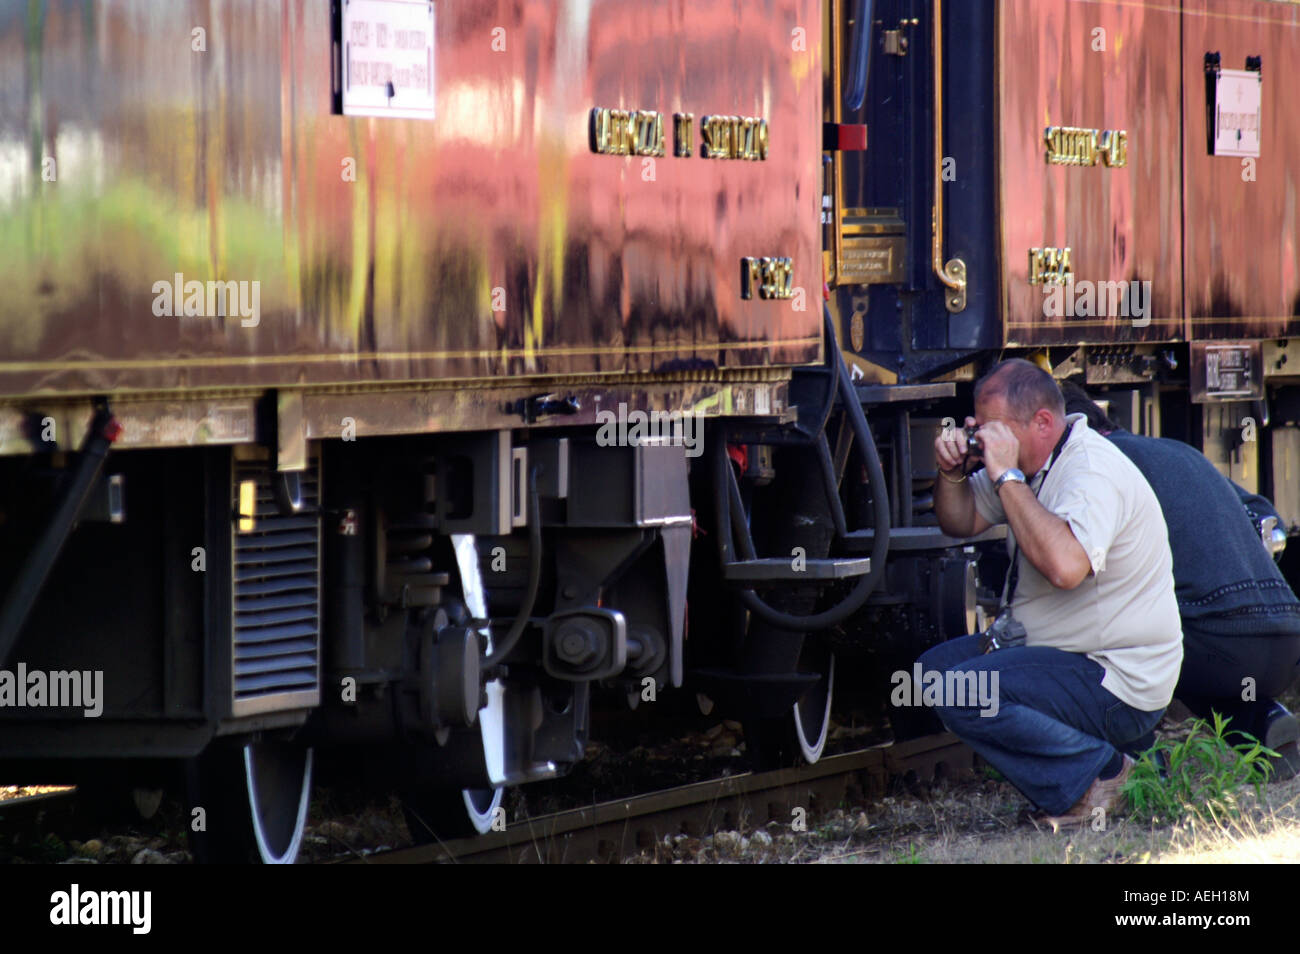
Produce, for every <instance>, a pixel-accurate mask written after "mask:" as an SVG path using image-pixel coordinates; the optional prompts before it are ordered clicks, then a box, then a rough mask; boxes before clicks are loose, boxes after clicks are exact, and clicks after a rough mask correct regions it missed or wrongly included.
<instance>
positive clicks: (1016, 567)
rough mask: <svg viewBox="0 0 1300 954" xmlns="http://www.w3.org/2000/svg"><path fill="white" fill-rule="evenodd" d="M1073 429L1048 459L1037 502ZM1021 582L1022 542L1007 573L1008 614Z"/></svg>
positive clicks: (1068, 428)
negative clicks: (1017, 585) (1048, 474)
mask: <svg viewBox="0 0 1300 954" xmlns="http://www.w3.org/2000/svg"><path fill="white" fill-rule="evenodd" d="M1073 429H1074V428H1073V427H1072V426H1071V425H1070V424H1069V423H1067V424H1066V425H1065V433H1063V434H1062V435H1061V439H1060V440H1059V441H1057V442H1056V447H1054V448H1053V449H1052V456H1051V457H1049V458H1047V466H1046V467H1044V468H1043V470H1042V477H1041V478H1040V479H1039V481H1038V487H1037V488H1036V489H1035V490H1034V499H1035V500H1037V499H1038V495H1039V493H1040V492H1041V491H1042V489H1043V484H1045V483H1047V473H1048V471H1050V470H1051V469H1052V465H1053V464H1055V463H1056V459H1057V458H1058V457H1060V456H1061V451H1063V450H1064V449H1065V442H1066V441H1067V440H1069V439H1070V431H1072V430H1073ZM1019 582H1020V542H1019V541H1016V543H1015V545H1014V546H1013V547H1012V550H1011V569H1010V570H1009V571H1008V573H1007V591H1006V595H1005V596H1003V598H1002V609H1003V610H1005V611H1006V612H1007V613H1010V612H1011V604H1012V603H1013V602H1015V599H1016V584H1018V583H1019Z"/></svg>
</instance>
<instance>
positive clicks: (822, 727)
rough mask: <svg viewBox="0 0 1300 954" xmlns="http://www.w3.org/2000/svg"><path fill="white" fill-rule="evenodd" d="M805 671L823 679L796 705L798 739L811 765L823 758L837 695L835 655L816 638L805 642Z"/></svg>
mask: <svg viewBox="0 0 1300 954" xmlns="http://www.w3.org/2000/svg"><path fill="white" fill-rule="evenodd" d="M799 668H800V670H801V671H803V672H816V673H819V674H820V675H821V677H822V678H821V680H820V681H819V682H818V683H817V684H816V685H815V686H813V687H812V688H811V689H809V690H808V692H807V693H806V694H805V695H804V697H803V698H802V699H800V700H799V701H798V702H796V703H795V704H794V713H793V722H794V736H795V742H796V743H798V745H799V753H800V754H801V755H802V756H803V758H804V761H805V762H807V763H808V764H809V765H811V764H813V763H814V762H816V761H817V760H818V759H820V758H821V757H822V751H823V750H824V749H825V748H826V737H827V736H828V735H830V728H831V701H832V699H833V698H834V695H835V654H834V653H833V652H831V651H830V649H829V648H827V646H826V645H825V644H824V643H823V642H821V641H820V640H816V639H809V640H805V641H804V649H803V654H802V656H801V657H800V659H799Z"/></svg>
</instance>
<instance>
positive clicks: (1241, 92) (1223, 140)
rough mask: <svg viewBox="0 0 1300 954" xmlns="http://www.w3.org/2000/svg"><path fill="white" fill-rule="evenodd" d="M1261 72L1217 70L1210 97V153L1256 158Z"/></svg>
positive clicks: (1259, 120)
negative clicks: (1211, 140)
mask: <svg viewBox="0 0 1300 954" xmlns="http://www.w3.org/2000/svg"><path fill="white" fill-rule="evenodd" d="M1263 92H1264V79H1263V74H1262V73H1260V72H1259V71H1258V70H1220V71H1219V74H1218V83H1217V85H1216V86H1215V96H1214V154H1215V155H1216V156H1253V157H1256V158H1258V157H1259V144H1260V123H1261V120H1262V119H1263V115H1264V109H1263V105H1262V99H1263Z"/></svg>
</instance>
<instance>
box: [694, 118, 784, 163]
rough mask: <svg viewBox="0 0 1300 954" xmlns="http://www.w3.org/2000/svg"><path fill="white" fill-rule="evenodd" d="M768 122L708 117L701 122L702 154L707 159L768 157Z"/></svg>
mask: <svg viewBox="0 0 1300 954" xmlns="http://www.w3.org/2000/svg"><path fill="white" fill-rule="evenodd" d="M767 150H768V131H767V120H766V119H760V118H758V117H755V116H705V117H704V118H703V119H701V120H700V151H701V154H702V155H703V156H704V157H705V158H706V159H749V160H763V159H766V158H767Z"/></svg>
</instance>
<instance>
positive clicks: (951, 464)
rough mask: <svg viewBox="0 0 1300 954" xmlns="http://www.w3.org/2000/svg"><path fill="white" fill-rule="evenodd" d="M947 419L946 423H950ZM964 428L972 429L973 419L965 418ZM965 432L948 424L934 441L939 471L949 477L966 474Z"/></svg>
mask: <svg viewBox="0 0 1300 954" xmlns="http://www.w3.org/2000/svg"><path fill="white" fill-rule="evenodd" d="M951 421H952V418H947V419H946V422H951ZM966 426H967V427H974V426H975V418H973V417H968V418H966ZM968 450H969V447H967V445H966V432H965V431H964V430H962V429H961V428H960V427H957V426H955V425H951V424H949V426H946V427H944V429H943V430H942V431H940V432H939V436H938V437H936V438H935V439H934V456H935V457H936V458H937V459H938V462H939V469H940V470H941V471H943V472H944V473H945V474H948V475H949V476H950V477H955V476H956V475H957V474H964V473H966V453H967V451H968Z"/></svg>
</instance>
